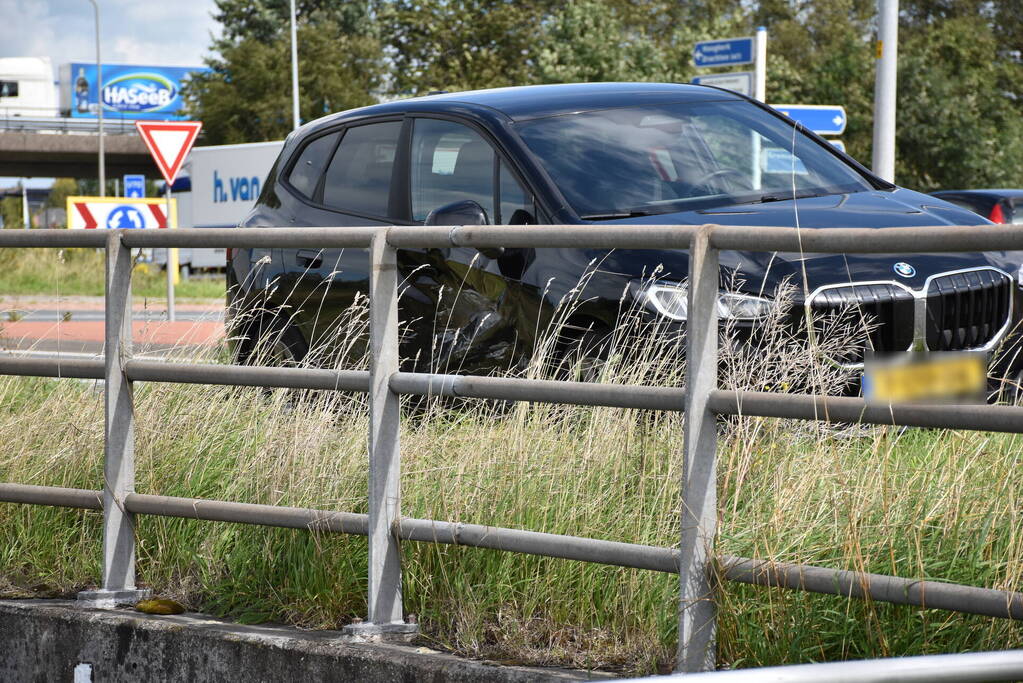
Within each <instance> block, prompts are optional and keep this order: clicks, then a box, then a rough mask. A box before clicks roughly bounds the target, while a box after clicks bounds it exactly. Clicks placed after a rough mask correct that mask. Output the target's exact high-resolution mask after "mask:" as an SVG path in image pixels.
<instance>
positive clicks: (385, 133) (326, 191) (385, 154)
mask: <svg viewBox="0 0 1023 683" xmlns="http://www.w3.org/2000/svg"><path fill="white" fill-rule="evenodd" d="M401 125H402V124H401V121H386V122H383V123H371V124H368V125H365V126H357V127H355V128H350V129H349V130H348V131H347V132H346V133H345V135H344V137H343V138H342V139H341V144H340V145H339V146H338V148H337V152H336V153H335V154H334V158H333V159H332V160H331V162H330V166H328V167H327V174H326V176H325V177H324V181H323V203H324V204H326V205H327V206H329V207H331V208H334V209H339V210H341V211H350V212H352V213H357V214H367V215H370V216H386V215H387V213H388V211H387V209H388V202H389V198H390V194H391V171H392V170H393V168H394V158H395V155H396V154H397V151H398V136H399V135H400V134H401Z"/></svg>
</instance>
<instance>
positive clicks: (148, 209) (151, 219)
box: [67, 197, 178, 230]
mask: <svg viewBox="0 0 1023 683" xmlns="http://www.w3.org/2000/svg"><path fill="white" fill-rule="evenodd" d="M177 207H178V203H177V200H176V199H174V200H171V203H170V210H171V224H172V225H177ZM67 226H68V227H69V228H87V229H91V228H109V229H111V230H119V229H125V228H128V229H139V228H166V227H167V204H166V203H165V201H164V200H163V199H128V198H126V197H68V198H67Z"/></svg>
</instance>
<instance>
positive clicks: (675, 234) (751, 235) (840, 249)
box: [0, 224, 1023, 254]
mask: <svg viewBox="0 0 1023 683" xmlns="http://www.w3.org/2000/svg"><path fill="white" fill-rule="evenodd" d="M700 230H706V231H707V232H708V234H709V239H710V243H709V246H710V247H711V248H713V249H715V250H717V249H730V250H740V251H783V252H800V251H802V252H806V253H833V254H838V253H862V254H889V253H899V252H913V253H918V252H954V251H1001V250H1023V232H1021V231H1020V227H1019V225H1012V224H1006V225H978V226H950V225H939V226H933V227H910V228H828V229H826V230H820V229H814V228H804V229H802V230H797V229H795V228H778V227H758V226H731V225H728V226H722V225H704V226H679V225H630V226H628V227H623V226H600V225H528V226H453V227H447V226H444V227H414V226H397V227H391V226H381V227H332V228H247V229H245V230H237V229H234V228H180V229H177V230H128V231H125V234H124V235H123V237H122V242H123V244H124V245H125V246H126V247H130V248H139V247H218V248H223V247H238V248H248V247H267V248H285V249H287V248H298V247H305V248H316V247H319V248H344V247H359V248H368V247H369V243H370V241H371V240H372V237H373V235H375V234H377V233H381V232H383V233H385V234H386V235H387V237H386V241H387V244H388V246H391V247H394V248H398V249H405V248H409V249H411V248H431V247H433V248H437V247H481V248H487V247H500V246H504V247H532V248H538V249H539V248H560V247H566V248H569V247H578V246H580V245H587V247H589V248H593V249H687V248H689V244H690V242H691V241H692V239H693V236H694V235H695V234H696V233H697V232H699V231H700ZM104 244H105V234H104V231H102V230H63V229H39V230H24V231H18V230H5V231H0V247H102V246H103V245H104Z"/></svg>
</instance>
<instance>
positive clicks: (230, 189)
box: [155, 141, 284, 273]
mask: <svg viewBox="0 0 1023 683" xmlns="http://www.w3.org/2000/svg"><path fill="white" fill-rule="evenodd" d="M283 146H284V142H283V141H277V142H256V143H252V144H244V145H215V146H211V147H194V148H193V149H192V151H191V152H190V153H189V155H188V160H187V161H186V162H185V166H184V170H183V171H182V175H181V176H180V177H179V178H178V180H177V181H175V183H174V187H172V188H171V196H172V197H175V198H176V199H177V200H178V227H179V228H233V227H235V226H237V225H238V223H239V222H241V220H242V219H243V218H245V215H246V214H247V213H248V212H249V210H250V209H251V208H252V205H253V204H255V202H256V198H257V197H259V193H260V191H261V190H262V189H263V182H264V181H265V180H266V175H267V173H269V171H270V167H271V166H273V163H274V161H276V160H277V155H278V154H280V151H281V148H282V147H283ZM186 179H187V182H185V180H186ZM155 256H156V261H157V263H159V264H160V265H163V264H165V263H166V261H167V257H166V254H165V253H164V250H162V249H161V250H158V251H157V253H156V254H155ZM178 262H179V263H180V265H181V269H182V272H183V273H188V272H190V271H196V270H210V269H218V268H224V267H225V266H226V264H227V261H226V254H225V251H224V250H223V249H179V250H178Z"/></svg>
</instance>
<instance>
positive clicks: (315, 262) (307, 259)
mask: <svg viewBox="0 0 1023 683" xmlns="http://www.w3.org/2000/svg"><path fill="white" fill-rule="evenodd" d="M295 260H296V261H297V262H298V265H300V266H302V267H303V268H319V267H320V266H322V265H323V252H322V251H314V250H312V249H299V250H298V253H297V254H296V255H295Z"/></svg>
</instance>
